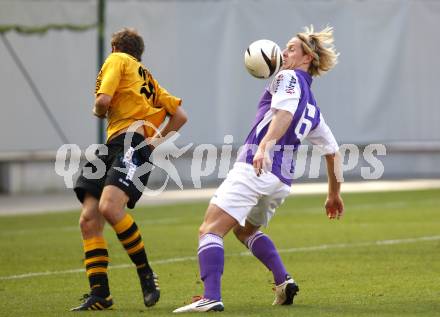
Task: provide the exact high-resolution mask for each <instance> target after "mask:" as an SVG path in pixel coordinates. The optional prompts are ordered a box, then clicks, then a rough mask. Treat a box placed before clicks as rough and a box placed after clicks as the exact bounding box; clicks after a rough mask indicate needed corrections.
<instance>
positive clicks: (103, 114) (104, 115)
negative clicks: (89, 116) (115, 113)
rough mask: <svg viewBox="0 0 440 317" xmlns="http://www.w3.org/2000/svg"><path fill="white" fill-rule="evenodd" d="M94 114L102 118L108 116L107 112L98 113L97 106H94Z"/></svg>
mask: <svg viewBox="0 0 440 317" xmlns="http://www.w3.org/2000/svg"><path fill="white" fill-rule="evenodd" d="M93 115H94V116H96V117H98V118H100V119H104V118H107V112H104V113H98V111H97V109H96V107H93Z"/></svg>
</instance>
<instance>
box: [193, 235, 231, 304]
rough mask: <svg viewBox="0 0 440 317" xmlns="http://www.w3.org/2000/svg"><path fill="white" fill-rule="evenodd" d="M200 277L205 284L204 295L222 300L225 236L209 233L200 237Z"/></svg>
mask: <svg viewBox="0 0 440 317" xmlns="http://www.w3.org/2000/svg"><path fill="white" fill-rule="evenodd" d="M198 255H199V266H200V277H201V279H202V281H203V284H204V286H205V293H204V295H203V296H204V297H205V298H209V299H213V300H218V301H220V300H221V290H220V287H221V278H222V274H223V267H224V263H225V251H224V249H223V238H222V237H219V236H217V235H215V234H212V233H207V234H205V235H203V236H201V237H200V239H199V250H198Z"/></svg>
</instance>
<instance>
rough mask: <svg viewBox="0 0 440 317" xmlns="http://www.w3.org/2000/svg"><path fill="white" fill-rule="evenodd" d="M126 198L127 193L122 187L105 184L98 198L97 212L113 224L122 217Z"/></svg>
mask: <svg viewBox="0 0 440 317" xmlns="http://www.w3.org/2000/svg"><path fill="white" fill-rule="evenodd" d="M128 200H129V197H128V195H127V194H126V193H125V192H124V191H123V190H122V189H120V188H119V187H116V186H114V185H106V186H105V187H104V189H103V191H102V194H101V199H100V200H99V207H98V208H99V212H100V213H101V214H102V215H103V216H104V218H105V219H106V220H107V221H108V222H109V223H110V224H111V225H115V224H117V223H118V222H119V221H121V220H122V218H124V216H125V206H126V204H127V202H128Z"/></svg>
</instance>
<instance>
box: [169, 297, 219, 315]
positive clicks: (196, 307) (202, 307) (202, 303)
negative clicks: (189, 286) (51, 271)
mask: <svg viewBox="0 0 440 317" xmlns="http://www.w3.org/2000/svg"><path fill="white" fill-rule="evenodd" d="M224 309H225V306H224V305H223V303H222V302H220V301H217V300H212V299H208V298H202V299H199V300H198V301H195V302H194V303H191V304H189V305H186V306H182V307H180V308H177V309H175V310H174V311H173V313H190V312H199V313H202V312H211V311H213V312H217V311H223V310H224Z"/></svg>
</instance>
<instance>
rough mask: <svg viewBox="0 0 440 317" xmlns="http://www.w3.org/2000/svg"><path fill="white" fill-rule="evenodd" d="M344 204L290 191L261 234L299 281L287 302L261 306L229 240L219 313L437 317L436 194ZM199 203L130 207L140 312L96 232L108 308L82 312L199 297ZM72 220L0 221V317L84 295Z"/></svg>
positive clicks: (259, 283) (63, 216) (128, 280)
mask: <svg viewBox="0 0 440 317" xmlns="http://www.w3.org/2000/svg"><path fill="white" fill-rule="evenodd" d="M343 197H344V200H345V206H346V213H345V216H344V218H343V219H342V220H340V221H330V220H328V219H327V218H326V217H325V214H324V209H323V204H324V198H325V197H324V196H323V195H317V196H298V197H293V198H289V199H288V200H287V201H286V202H285V203H284V204H283V205H282V206H281V207H280V208H279V209H278V210H277V214H276V216H275V217H274V219H273V220H272V222H271V224H270V226H269V227H268V228H267V230H265V232H266V233H268V234H269V235H270V236H271V237H272V239H273V241H274V242H275V244H276V245H277V247H278V248H279V249H280V250H281V256H282V258H283V260H284V262H285V264H286V266H287V267H288V270H289V271H290V273H291V274H292V275H293V277H294V278H295V280H296V281H297V282H298V284H299V286H300V289H301V291H300V293H299V296H298V297H297V298H296V299H295V303H294V305H293V306H291V307H273V306H271V303H272V300H273V292H272V286H273V285H272V284H271V280H272V276H271V274H270V272H268V271H267V269H266V268H265V267H264V266H263V265H262V264H261V263H259V262H258V261H257V260H256V259H255V258H253V257H252V256H249V255H248V254H244V253H243V252H246V249H245V248H244V247H243V246H242V245H241V244H240V243H239V242H238V241H236V240H235V237H233V235H232V234H230V235H228V236H227V238H226V240H225V250H226V251H225V252H226V260H225V273H224V276H223V281H222V285H223V302H224V304H225V311H224V312H223V313H221V314H222V316H440V190H429V191H412V192H389V193H365V194H345V195H344V196H343ZM206 206H207V203H206V202H205V203H193V204H176V205H172V206H156V207H145V208H137V209H136V211H135V212H134V217H135V220H136V221H137V223H138V225H139V227H140V229H141V232H142V235H143V237H144V240H145V244H146V247H147V252H148V255H149V259H150V261H152V263H153V264H152V266H153V268H154V269H155V271H156V272H157V273H158V275H159V278H160V280H159V281H160V285H161V290H162V295H161V300H160V301H159V303H158V304H157V306H155V307H153V308H150V309H147V308H145V307H144V306H143V303H142V298H141V291H140V286H139V284H138V280H137V277H136V273H135V270H134V268H133V267H131V266H130V265H129V264H130V262H129V259H128V256H127V255H126V254H125V252H124V251H123V249H122V247H121V246H120V244H119V242H118V241H117V240H116V237H115V235H114V234H113V231H112V229H111V228H107V229H106V232H105V235H106V237H107V239H108V241H109V253H110V261H111V266H112V268H111V269H110V271H109V279H110V289H111V292H112V295H113V297H114V301H115V306H114V307H115V309H114V310H113V311H106V312H90V313H85V314H88V315H91V314H98V315H100V316H118V317H119V316H171V315H172V314H171V311H172V310H173V309H175V308H177V307H179V306H181V305H182V304H184V303H186V302H188V301H189V300H190V298H191V296H192V295H198V294H201V293H202V284H201V283H200V281H199V278H198V264H197V261H196V249H197V233H198V226H199V224H200V222H201V219H202V217H203V214H204V211H205V208H206ZM78 215H79V212H78V211H75V212H68V213H57V214H41V215H26V216H4V217H0V316H73V314H75V313H71V312H68V309H69V308H70V307H72V306H75V305H77V304H79V301H78V299H79V297H80V296H81V295H82V294H84V293H86V292H87V290H88V286H87V280H86V278H85V273H84V272H82V271H81V269H82V256H83V255H82V244H81V238H80V233H79V228H78V224H77V223H78ZM377 241H381V242H377ZM27 273H31V274H29V275H24V274H27ZM34 273H35V274H34ZM80 314H81V313H80Z"/></svg>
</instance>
